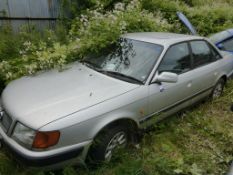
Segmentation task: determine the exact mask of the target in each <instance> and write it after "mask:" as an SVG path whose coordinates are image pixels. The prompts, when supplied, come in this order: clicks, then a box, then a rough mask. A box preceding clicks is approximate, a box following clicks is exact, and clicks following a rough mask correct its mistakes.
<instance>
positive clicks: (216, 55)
mask: <svg viewBox="0 0 233 175" xmlns="http://www.w3.org/2000/svg"><path fill="white" fill-rule="evenodd" d="M209 47H210V50H211V53H212V61H217V60H219V59H221V58H222V56H221V55H220V54H219V53H218V52H217V50H216V49H215V48H214V47H213V46H212V45H211V44H209Z"/></svg>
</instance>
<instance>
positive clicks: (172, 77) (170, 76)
mask: <svg viewBox="0 0 233 175" xmlns="http://www.w3.org/2000/svg"><path fill="white" fill-rule="evenodd" d="M177 81H178V75H177V74H175V73H171V72H162V73H161V74H159V75H158V74H157V75H155V76H154V78H153V80H152V83H161V82H166V83H176V82H177Z"/></svg>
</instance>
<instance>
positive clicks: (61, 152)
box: [0, 127, 91, 169]
mask: <svg viewBox="0 0 233 175" xmlns="http://www.w3.org/2000/svg"><path fill="white" fill-rule="evenodd" d="M0 139H1V142H2V144H3V146H4V147H6V149H7V150H8V151H9V152H10V154H12V155H13V157H14V158H16V159H17V160H19V161H20V163H23V164H25V165H27V166H30V167H45V168H49V169H50V167H51V168H53V167H60V168H61V167H62V166H64V165H65V164H67V163H69V164H72V161H74V160H75V163H78V162H79V163H83V162H84V160H85V157H86V154H87V151H88V148H89V146H90V144H91V141H86V142H82V143H79V144H76V145H71V146H66V147H61V148H56V149H51V150H46V151H33V150H29V149H26V148H24V147H23V146H21V145H19V144H18V143H17V142H16V141H14V140H13V139H11V138H10V137H8V136H7V135H6V134H5V132H4V131H3V130H2V128H1V127H0Z"/></svg>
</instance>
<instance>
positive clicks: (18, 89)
mask: <svg viewBox="0 0 233 175" xmlns="http://www.w3.org/2000/svg"><path fill="white" fill-rule="evenodd" d="M138 86H139V85H137V84H131V83H128V82H124V81H121V80H118V79H115V78H112V77H109V76H106V75H104V74H101V73H99V72H96V71H94V70H92V69H90V68H88V67H86V66H84V65H82V64H81V63H75V64H72V65H69V66H68V68H67V69H66V70H64V71H62V72H59V71H57V70H52V71H49V72H45V73H40V74H39V75H36V76H30V77H23V78H21V79H18V80H15V81H13V82H12V83H10V84H9V85H8V86H7V87H6V88H5V90H4V91H3V94H2V104H3V108H4V109H5V110H6V112H7V113H8V115H9V116H11V117H12V118H13V119H16V120H19V121H20V122H22V123H23V124H25V125H27V126H29V127H31V128H33V129H38V128H40V127H42V126H43V125H45V124H48V123H50V122H52V121H54V120H57V119H59V118H62V117H65V116H67V115H70V114H72V113H75V112H78V111H80V110H84V109H87V108H89V107H91V106H94V105H97V104H99V103H102V102H104V101H107V100H110V99H111V98H114V97H116V96H119V95H121V94H124V93H127V92H128V91H131V90H133V89H135V88H137V87H138Z"/></svg>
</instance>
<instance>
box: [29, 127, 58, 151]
mask: <svg viewBox="0 0 233 175" xmlns="http://www.w3.org/2000/svg"><path fill="white" fill-rule="evenodd" d="M59 138H60V132H59V131H51V132H39V131H38V132H37V133H36V136H35V139H34V141H33V144H32V147H33V148H39V149H44V148H48V147H50V146H54V145H56V144H57V143H58V141H59Z"/></svg>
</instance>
